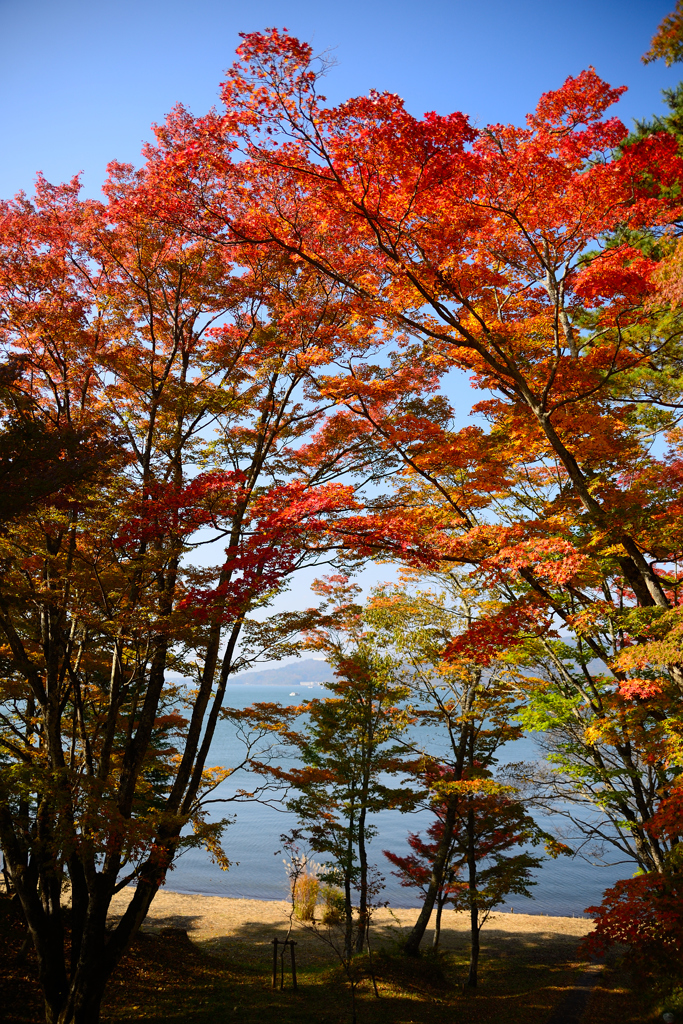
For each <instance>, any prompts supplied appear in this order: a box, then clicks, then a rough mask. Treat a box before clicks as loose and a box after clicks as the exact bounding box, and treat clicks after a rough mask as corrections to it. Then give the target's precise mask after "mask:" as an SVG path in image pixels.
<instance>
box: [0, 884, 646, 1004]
mask: <svg viewBox="0 0 683 1024" xmlns="http://www.w3.org/2000/svg"><path fill="white" fill-rule="evenodd" d="M0 929H1V932H2V935H1V938H2V962H1V965H0V986H1V989H2V993H3V1002H4V1007H3V1009H4V1016H3V1017H2V1019H3V1020H4V1021H5V1022H6V1024H40V1022H41V1021H42V1013H41V999H40V994H39V991H38V989H37V986H36V982H35V960H34V958H33V955H32V953H29V955H28V957H27V958H26V960H25V962H24V963H23V964H19V963H18V962H17V956H18V953H19V950H20V947H21V944H22V939H23V929H22V928H21V925H20V922H18V920H17V918H16V915H15V914H14V913H13V912H12V910H11V908H10V907H9V906H8V901H7V899H6V898H5V899H1V898H0ZM305 959H306V962H302V963H301V964H300V965H299V966H298V976H299V987H298V989H297V991H296V992H295V991H293V990H292V988H291V980H290V978H289V976H288V975H287V978H286V982H287V984H286V987H285V988H284V990H282V991H281V990H280V989H279V988H278V989H273V988H272V987H271V974H270V970H271V962H272V961H271V955H270V950H269V949H268V948H266V947H265V946H264V945H262V944H259V945H255V944H254V943H253V942H249V941H248V939H247V937H245V938H244V939H242V938H240V939H238V940H233V941H230V942H222V943H217V942H207V943H204V944H202V945H199V944H195V943H193V942H191V941H190V940H189V939H188V937H187V935H186V934H185V933H184V932H183V931H181V930H178V929H166V930H164V931H162V932H160V933H157V934H142V935H140V936H139V937H138V938H137V939H136V941H135V943H134V945H133V947H132V949H131V950H130V951H129V953H128V954H127V956H126V957H125V959H124V961H123V962H122V963H121V965H120V966H119V969H118V971H117V973H116V975H115V976H114V978H113V979H112V982H111V984H110V986H109V989H108V992H107V996H106V999H105V1003H104V1006H103V1012H102V1021H103V1024H137V1022H140V1021H146V1022H157V1024H162V1022H178V1024H181V1022H182V1024H224V1022H225V1024H228V1022H233V1021H239V1022H240V1024H312V1022H315V1024H348V1022H349V1021H350V1019H351V1018H350V996H349V987H348V983H347V980H346V978H345V976H344V973H343V971H342V970H341V968H340V966H339V965H338V964H337V963H335V962H334V960H333V959H332V958H331V956H330V952H329V950H327V949H326V947H324V946H321V949H320V953H319V955H315V956H308V957H307V958H305ZM373 960H374V969H375V975H376V979H377V984H378V988H379V993H380V998H379V999H377V998H376V997H375V995H374V992H373V986H372V981H371V979H370V976H369V970H368V966H369V965H368V963H367V958H364V959H363V960H361V961H360V963H359V965H358V969H359V973H360V974H361V975H362V980H361V981H360V983H359V986H358V989H357V1016H358V1024H437V1022H438V1024H450V1022H456V1021H466V1022H468V1024H470V1022H471V1024H498V1022H504V1024H543V1022H544V1021H546V1020H548V1019H549V1018H550V1017H551V1015H552V1013H553V1011H554V1010H555V1009H556V1008H557V1007H558V1006H559V1005H560V1004H561V1002H562V1000H563V998H564V997H565V996H566V994H567V992H568V991H569V990H570V988H571V986H572V983H573V980H574V979H575V978H576V976H577V973H579V972H580V971H581V970H582V967H583V964H582V962H581V960H580V958H579V957H578V956H577V951H576V945H575V943H568V942H566V941H565V942H562V943H549V942H546V943H539V942H533V941H529V942H528V943H520V944H519V945H518V948H511V947H510V946H509V944H501V943H498V944H496V943H494V942H490V943H486V942H485V943H484V948H483V951H482V959H481V968H480V984H479V988H478V989H477V991H476V992H469V991H468V992H464V993H463V990H462V985H463V982H464V980H465V977H466V971H467V962H468V953H467V949H466V947H465V946H463V948H462V949H461V950H455V951H449V952H447V953H445V954H443V955H442V956H439V957H438V958H434V957H432V956H431V955H430V954H427V955H425V956H424V957H421V958H419V959H418V960H406V958H404V957H402V956H401V955H400V953H398V951H396V950H395V949H394V950H392V949H385V950H383V951H378V953H377V954H376V956H375V957H374V958H373ZM652 1019H653V1018H652V1016H651V1015H650V1014H649V1013H648V1012H647V1010H646V1009H644V1007H643V1005H642V1004H641V1002H640V1001H639V1000H638V998H637V997H636V996H635V995H634V993H633V992H632V991H631V990H630V988H629V985H628V978H626V977H625V976H623V975H621V974H620V973H619V971H618V969H617V968H616V967H608V968H607V969H606V971H605V973H604V975H603V977H602V980H601V983H600V984H599V985H598V987H597V988H596V990H595V991H594V993H593V996H592V997H591V1000H590V1003H589V1005H588V1008H587V1010H586V1012H585V1014H584V1015H583V1017H582V1021H581V1024H614V1022H618V1024H629V1022H632V1024H641V1022H642V1024H645V1022H647V1021H649V1020H652Z"/></svg>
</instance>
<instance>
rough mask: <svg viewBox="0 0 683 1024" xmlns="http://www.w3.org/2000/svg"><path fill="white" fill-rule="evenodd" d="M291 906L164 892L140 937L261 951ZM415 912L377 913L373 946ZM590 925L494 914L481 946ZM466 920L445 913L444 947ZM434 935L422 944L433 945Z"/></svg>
mask: <svg viewBox="0 0 683 1024" xmlns="http://www.w3.org/2000/svg"><path fill="white" fill-rule="evenodd" d="M129 898H130V894H129V893H126V892H125V890H124V891H123V892H121V893H119V894H118V895H117V896H115V897H114V900H113V901H112V907H111V916H112V918H116V917H117V916H118V915H119V914H120V913H122V911H123V910H124V908H125V906H126V905H127V902H128V899H129ZM289 912H290V905H289V903H287V902H285V901H284V900H243V899H231V898H229V897H224V896H188V895H184V894H182V893H175V892H169V891H167V890H165V889H162V890H161V891H160V892H159V893H158V894H157V896H156V898H155V900H154V903H153V904H152V907H151V909H150V912H149V915H148V917H147V920H146V921H145V924H144V926H143V931H160V930H161V929H162V928H183V929H185V930H186V931H187V933H188V935H189V937H190V938H191V939H192V940H193V941H194V942H196V943H198V944H200V945H204V946H208V947H214V948H216V947H223V948H225V947H226V946H229V945H233V944H234V943H235V942H236V941H237V942H239V943H240V945H242V944H246V945H252V946H258V947H263V946H264V945H265V944H269V943H271V942H272V940H273V938H274V936H276V935H277V936H279V937H280V938H283V937H284V935H285V934H286V932H287V928H288V925H289ZM417 913H418V911H417V910H414V909H413V910H389V909H382V910H378V911H376V912H375V915H374V918H373V928H374V932H375V938H376V942H378V943H381V942H382V939H384V938H391V937H393V938H398V937H400V935H401V933H402V932H404V931H405V930H407V929H409V928H410V927H411V926H412V925H413V923H414V922H415V919H416V917H417ZM592 927H593V922H592V921H590V920H587V919H585V918H580V917H546V916H543V915H540V914H515V913H495V914H492V915H491V917H490V918H489V921H488V922H487V924H486V926H485V928H484V930H483V931H482V941H484V942H493V943H495V944H496V945H500V944H502V945H508V944H517V943H519V942H520V941H521V943H522V944H523V945H524V946H525V947H527V948H528V947H530V946H531V947H533V946H539V947H543V946H546V945H548V944H553V945H555V944H558V943H562V944H564V943H567V942H569V943H572V944H574V943H575V942H576V940H577V939H578V938H580V937H581V936H583V935H586V934H588V932H589V931H590V930H591V929H592ZM293 931H294V937H295V938H296V939H297V942H298V943H299V946H300V952H302V953H305V952H306V951H307V950H308V951H310V953H313V952H314V950H315V949H319V948H320V946H321V943H320V939H318V938H317V937H316V936H315V935H312V934H311V932H310V929H307V928H306V927H305V926H304V925H302V924H300V923H299V922H295V924H294V929H293ZM468 931H469V917H468V915H466V914H464V913H456V912H455V911H453V910H444V912H443V919H442V924H441V934H442V944H443V945H444V947H446V948H449V947H450V948H454V947H458V946H460V945H462V944H463V943H464V942H466V941H467V939H468ZM432 934H433V933H432V930H431V929H429V931H428V933H427V936H426V940H427V942H431V939H432Z"/></svg>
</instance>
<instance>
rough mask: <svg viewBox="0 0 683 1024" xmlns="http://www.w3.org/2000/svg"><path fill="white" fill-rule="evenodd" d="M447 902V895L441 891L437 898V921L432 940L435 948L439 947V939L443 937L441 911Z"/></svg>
mask: <svg viewBox="0 0 683 1024" xmlns="http://www.w3.org/2000/svg"><path fill="white" fill-rule="evenodd" d="M445 902H446V897H445V895H444V894H443V893H439V895H438V897H437V900H436V921H435V922H434V941H433V942H432V948H433V949H434V950H437V949H438V948H439V940H440V939H441V912H442V910H443V905H444V903H445Z"/></svg>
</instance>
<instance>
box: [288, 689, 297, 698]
mask: <svg viewBox="0 0 683 1024" xmlns="http://www.w3.org/2000/svg"><path fill="white" fill-rule="evenodd" d="M289 696H290V697H298V696H299V694H298V693H297V692H296V690H292V692H291V693H290V695H289Z"/></svg>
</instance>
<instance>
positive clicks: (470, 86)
mask: <svg viewBox="0 0 683 1024" xmlns="http://www.w3.org/2000/svg"><path fill="white" fill-rule="evenodd" d="M673 5H674V0H572V2H571V3H564V4H562V3H557V2H555V3H548V2H547V0H479V2H477V0H419V2H412V3H411V2H408V0H395V2H393V3H391V2H388V0H343V2H337V3H330V2H329V0H327V2H326V0H318V2H316V0H247V2H245V0H239V2H238V0H194V2H187V0H0V122H1V124H2V142H3V159H2V161H0V197H3V198H8V197H9V196H11V195H12V194H14V193H15V192H16V191H18V190H19V189H22V188H23V189H26V190H28V191H30V190H31V187H32V182H33V179H34V177H35V173H36V171H38V170H42V171H43V172H44V173H45V174H46V176H47V177H48V179H49V180H51V181H54V182H57V181H62V180H65V179H66V178H68V177H70V176H71V175H72V174H74V173H75V172H77V171H79V170H82V171H83V172H84V179H83V180H84V184H85V187H86V192H87V193H88V194H90V195H97V194H98V192H99V188H100V185H101V182H102V180H103V177H104V172H105V166H106V164H107V161H109V160H111V159H118V160H128V161H132V162H138V160H139V152H140V146H141V143H142V141H143V140H144V139H145V138H148V137H149V125H150V124H151V122H152V121H159V120H162V119H163V117H164V114H165V113H166V112H167V111H168V110H169V109H170V107H171V106H173V104H174V103H176V102H178V101H180V102H182V103H184V104H186V105H187V106H189V107H190V108H191V109H192V110H193V111H194V112H195V113H202V112H203V111H205V110H206V109H207V108H208V107H210V106H211V105H212V104H213V103H215V102H216V99H217V89H218V83H219V81H220V79H221V77H222V72H223V70H224V69H225V68H227V67H228V66H229V65H230V63H231V62H232V59H233V52H234V49H235V46H236V45H237V44H238V42H239V40H238V33H239V32H240V31H252V30H255V29H262V28H265V27H268V26H271V25H276V26H278V27H282V26H286V27H287V28H288V29H289V30H290V31H291V32H293V33H294V34H296V35H298V36H299V37H300V38H303V39H307V40H309V41H311V42H312V43H313V45H314V47H315V48H316V50H323V49H327V48H334V52H335V56H336V59H337V60H338V62H339V66H338V67H337V68H335V69H334V70H333V71H332V72H331V73H330V76H329V79H328V81H327V83H326V87H325V92H326V94H327V95H328V97H329V99H330V100H332V101H337V100H341V99H345V98H346V97H348V96H349V95H357V94H361V93H366V92H367V91H368V89H370V88H376V89H379V90H383V89H388V90H389V91H391V92H397V93H399V94H400V95H401V96H403V97H404V99H405V100H406V103H407V106H408V108H409V109H410V110H411V111H412V112H413V113H415V114H418V115H419V114H422V113H424V111H426V110H434V109H436V110H438V111H440V112H442V113H444V112H448V111H451V110H456V109H458V110H463V111H465V112H466V113H468V114H470V115H471V116H472V117H473V118H475V119H477V120H478V121H479V122H480V123H487V122H491V121H517V122H519V121H521V120H522V119H523V117H524V114H525V113H526V111H527V110H528V109H530V108H531V107H533V106H534V104H535V102H536V99H537V98H538V96H539V95H540V93H541V92H545V91H546V90H548V89H553V88H557V86H559V85H560V84H561V82H562V81H563V80H564V78H565V77H566V76H567V75H569V74H576V73H578V72H579V71H580V70H581V69H582V68H584V67H586V66H588V65H589V64H593V65H594V66H595V68H596V69H597V71H598V73H599V74H600V75H602V76H603V77H604V78H605V79H607V81H609V82H610V83H611V84H615V85H616V84H625V85H628V87H629V92H628V93H627V96H626V97H625V99H624V100H622V102H621V103H620V104H619V108H618V109H619V112H620V116H621V117H622V119H623V120H624V121H626V122H627V123H630V119H631V118H633V117H644V116H649V115H650V114H651V113H652V112H654V111H656V110H657V109H659V107H660V90H661V89H662V88H663V87H665V86H667V85H673V84H675V83H676V82H677V81H678V80H679V78H683V66H680V67H674V68H672V69H667V68H665V67H664V66H663V65H662V64H661V62H659V63H657V64H655V65H649V66H648V67H644V66H643V65H642V64H641V63H640V56H641V54H642V53H643V52H644V51H645V50H646V49H647V47H648V45H649V41H650V38H651V36H652V35H653V33H654V31H655V29H656V27H657V25H658V24H659V22H660V21H661V19H662V18H663V17H664V15H665V14H667V13H668V11H669V10H670V9H671V8H672V7H673Z"/></svg>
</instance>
